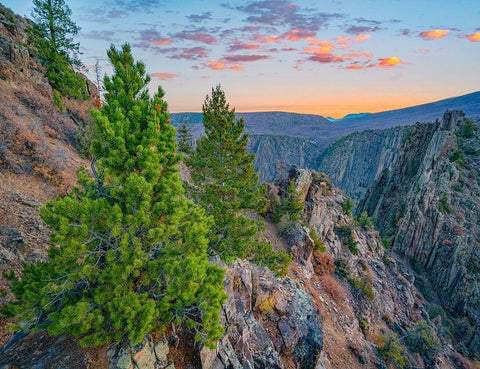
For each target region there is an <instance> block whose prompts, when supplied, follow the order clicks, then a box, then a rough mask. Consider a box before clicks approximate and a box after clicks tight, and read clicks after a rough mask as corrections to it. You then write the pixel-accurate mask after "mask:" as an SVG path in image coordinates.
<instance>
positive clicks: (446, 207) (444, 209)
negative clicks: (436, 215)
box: [438, 194, 452, 213]
mask: <svg viewBox="0 0 480 369" xmlns="http://www.w3.org/2000/svg"><path fill="white" fill-rule="evenodd" d="M438 210H440V212H441V213H450V212H451V211H452V207H451V206H450V204H449V203H448V198H447V194H443V196H442V198H441V199H440V201H439V202H438Z"/></svg>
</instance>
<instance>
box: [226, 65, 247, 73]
mask: <svg viewBox="0 0 480 369" xmlns="http://www.w3.org/2000/svg"><path fill="white" fill-rule="evenodd" d="M228 69H231V70H236V71H241V70H244V69H245V67H244V66H243V65H238V64H234V65H232V66H230V67H228Z"/></svg>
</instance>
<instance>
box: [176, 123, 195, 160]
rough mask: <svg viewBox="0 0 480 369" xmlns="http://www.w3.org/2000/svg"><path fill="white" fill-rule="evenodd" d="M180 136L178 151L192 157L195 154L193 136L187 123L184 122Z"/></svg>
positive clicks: (179, 132)
mask: <svg viewBox="0 0 480 369" xmlns="http://www.w3.org/2000/svg"><path fill="white" fill-rule="evenodd" d="M177 135H178V151H180V152H183V153H184V154H187V155H190V154H191V153H192V152H193V149H192V141H193V136H192V133H191V132H190V129H189V128H188V125H187V122H186V121H184V122H183V123H182V125H181V126H180V128H179V129H178V131H177Z"/></svg>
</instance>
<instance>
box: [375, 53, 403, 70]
mask: <svg viewBox="0 0 480 369" xmlns="http://www.w3.org/2000/svg"><path fill="white" fill-rule="evenodd" d="M397 64H405V62H404V61H403V60H402V59H400V58H398V57H396V56H389V57H388V58H381V59H380V62H379V63H378V66H379V67H382V68H392V67H394V66H395V65H397Z"/></svg>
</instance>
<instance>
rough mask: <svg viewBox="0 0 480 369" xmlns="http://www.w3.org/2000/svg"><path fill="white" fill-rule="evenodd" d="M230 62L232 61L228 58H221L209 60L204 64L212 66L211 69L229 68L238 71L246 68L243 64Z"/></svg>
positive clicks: (208, 66)
mask: <svg viewBox="0 0 480 369" xmlns="http://www.w3.org/2000/svg"><path fill="white" fill-rule="evenodd" d="M229 63H231V62H230V61H229V60H227V59H220V60H209V61H208V62H207V63H205V64H204V65H205V66H206V67H207V68H210V69H211V70H223V69H227V68H228V69H231V70H234V71H237V72H238V71H241V70H244V69H245V67H244V66H243V65H239V64H229Z"/></svg>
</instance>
